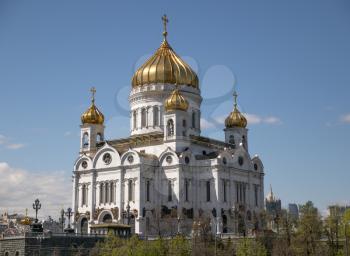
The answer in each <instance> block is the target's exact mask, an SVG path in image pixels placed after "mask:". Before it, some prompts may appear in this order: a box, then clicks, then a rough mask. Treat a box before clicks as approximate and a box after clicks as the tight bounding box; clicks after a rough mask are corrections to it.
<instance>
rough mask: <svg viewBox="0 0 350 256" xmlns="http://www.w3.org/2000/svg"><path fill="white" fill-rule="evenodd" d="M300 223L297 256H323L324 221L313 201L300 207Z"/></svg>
mask: <svg viewBox="0 0 350 256" xmlns="http://www.w3.org/2000/svg"><path fill="white" fill-rule="evenodd" d="M299 209H300V221H299V225H298V229H297V232H296V244H295V251H296V254H297V255H322V254H321V253H322V250H323V248H322V246H321V244H320V242H319V240H320V239H321V235H322V220H321V217H320V215H319V213H318V210H317V208H316V207H314V204H313V203H312V202H311V201H308V202H306V204H304V205H300V207H299Z"/></svg>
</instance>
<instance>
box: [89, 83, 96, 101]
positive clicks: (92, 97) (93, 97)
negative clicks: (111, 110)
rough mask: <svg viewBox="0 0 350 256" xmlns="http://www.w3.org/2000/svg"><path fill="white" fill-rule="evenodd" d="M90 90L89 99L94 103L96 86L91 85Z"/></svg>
mask: <svg viewBox="0 0 350 256" xmlns="http://www.w3.org/2000/svg"><path fill="white" fill-rule="evenodd" d="M90 92H91V101H92V103H95V94H96V88H95V87H91V89H90Z"/></svg>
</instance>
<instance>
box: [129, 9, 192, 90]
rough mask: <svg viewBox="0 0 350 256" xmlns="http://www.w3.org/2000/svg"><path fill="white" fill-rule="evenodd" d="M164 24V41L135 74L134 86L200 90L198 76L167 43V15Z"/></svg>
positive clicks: (164, 17) (163, 18)
mask: <svg viewBox="0 0 350 256" xmlns="http://www.w3.org/2000/svg"><path fill="white" fill-rule="evenodd" d="M162 20H163V23H164V32H163V36H164V40H163V42H162V44H161V45H160V47H159V48H158V49H157V51H156V52H155V53H154V54H153V56H151V57H150V58H149V59H148V60H147V61H146V62H145V63H144V64H143V65H142V66H141V67H140V68H139V69H138V70H137V71H136V72H135V74H134V76H133V78H132V86H133V87H136V86H142V85H146V84H177V85H188V86H192V87H195V88H198V77H197V74H196V73H195V72H194V71H193V70H192V69H191V67H190V66H189V65H188V64H187V63H186V62H184V61H183V60H182V59H181V58H180V57H179V56H178V55H177V54H176V53H175V51H174V50H173V49H172V48H171V46H170V45H169V43H168V41H167V34H168V32H167V31H166V24H167V22H168V19H167V17H166V15H164V16H163V17H162Z"/></svg>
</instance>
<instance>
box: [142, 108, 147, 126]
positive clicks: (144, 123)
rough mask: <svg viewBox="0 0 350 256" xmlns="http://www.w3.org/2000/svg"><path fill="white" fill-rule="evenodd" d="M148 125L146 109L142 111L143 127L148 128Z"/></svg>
mask: <svg viewBox="0 0 350 256" xmlns="http://www.w3.org/2000/svg"><path fill="white" fill-rule="evenodd" d="M146 125H147V111H146V109H145V108H143V109H142V110H141V127H146Z"/></svg>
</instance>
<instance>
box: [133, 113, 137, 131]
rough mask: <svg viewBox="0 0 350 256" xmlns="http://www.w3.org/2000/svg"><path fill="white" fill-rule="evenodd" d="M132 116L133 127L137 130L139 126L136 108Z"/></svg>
mask: <svg viewBox="0 0 350 256" xmlns="http://www.w3.org/2000/svg"><path fill="white" fill-rule="evenodd" d="M132 118H133V121H132V125H133V129H134V130H135V129H136V128H137V112H136V110H134V111H133V112H132Z"/></svg>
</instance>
